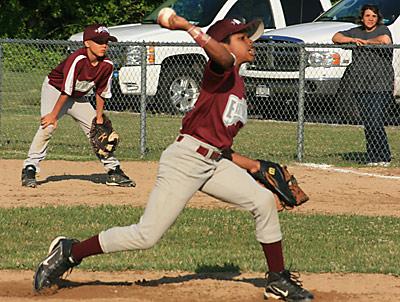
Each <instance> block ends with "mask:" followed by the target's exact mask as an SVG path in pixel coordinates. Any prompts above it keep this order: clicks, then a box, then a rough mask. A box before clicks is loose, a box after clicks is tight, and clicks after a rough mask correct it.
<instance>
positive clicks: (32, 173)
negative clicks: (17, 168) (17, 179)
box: [21, 165, 37, 188]
mask: <svg viewBox="0 0 400 302" xmlns="http://www.w3.org/2000/svg"><path fill="white" fill-rule="evenodd" d="M21 182H22V186H23V187H30V188H36V185H37V183H36V167H35V166H33V165H28V166H26V167H25V168H23V169H22V175H21Z"/></svg>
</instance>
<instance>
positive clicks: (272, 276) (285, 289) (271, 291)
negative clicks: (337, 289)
mask: <svg viewBox="0 0 400 302" xmlns="http://www.w3.org/2000/svg"><path fill="white" fill-rule="evenodd" d="M267 274H268V277H267V284H266V285H265V292H264V298H265V299H268V298H274V299H282V300H283V301H288V302H308V301H311V300H313V299H314V296H313V294H312V293H310V292H309V291H307V290H306V289H304V288H303V287H302V284H301V282H300V280H299V277H298V275H297V276H296V275H294V274H293V273H291V272H290V271H288V270H283V271H281V272H279V273H274V272H269V273H267Z"/></svg>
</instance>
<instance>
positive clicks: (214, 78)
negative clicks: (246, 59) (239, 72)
mask: <svg viewBox="0 0 400 302" xmlns="http://www.w3.org/2000/svg"><path fill="white" fill-rule="evenodd" d="M212 64H213V63H212V61H208V63H207V65H206V67H205V69H204V77H203V82H202V85H201V88H202V89H204V90H206V91H208V92H215V91H217V90H218V88H219V87H220V86H221V85H222V83H225V82H227V80H228V79H229V77H231V75H232V72H233V71H234V68H235V67H234V66H232V67H231V68H229V69H228V70H225V71H224V72H223V73H217V72H215V71H213V70H212V68H211V66H212ZM232 83H233V82H232ZM225 85H226V84H225Z"/></svg>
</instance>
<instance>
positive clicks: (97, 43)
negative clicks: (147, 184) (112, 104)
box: [21, 24, 135, 188]
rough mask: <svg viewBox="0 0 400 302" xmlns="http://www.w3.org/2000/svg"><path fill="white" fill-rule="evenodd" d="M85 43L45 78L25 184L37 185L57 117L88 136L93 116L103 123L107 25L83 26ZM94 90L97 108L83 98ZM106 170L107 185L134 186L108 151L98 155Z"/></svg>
mask: <svg viewBox="0 0 400 302" xmlns="http://www.w3.org/2000/svg"><path fill="white" fill-rule="evenodd" d="M83 40H84V42H83V43H84V47H83V48H80V49H78V50H76V51H75V52H73V53H72V54H71V55H69V56H68V58H67V59H65V60H64V61H63V62H61V63H60V64H59V65H58V66H57V67H56V68H54V69H53V70H52V71H51V72H50V73H49V75H48V76H47V77H46V78H45V80H44V82H43V85H42V93H41V100H40V111H41V116H42V117H41V124H40V126H39V129H38V130H37V132H36V135H35V136H34V138H33V141H32V144H31V146H30V149H29V152H28V158H27V159H26V160H25V161H24V164H23V169H22V176H21V181H22V185H23V186H26V187H32V188H35V187H36V186H37V181H36V173H38V172H39V163H40V162H41V161H42V160H43V159H44V158H45V157H46V154H47V147H48V144H49V142H50V139H51V137H52V136H53V134H54V131H55V129H56V127H57V121H58V120H59V119H61V118H62V117H63V116H64V115H65V114H68V115H70V116H71V117H72V118H73V119H74V120H75V121H77V122H78V124H79V126H80V127H81V128H82V130H83V131H84V132H85V135H86V136H87V137H88V138H89V132H90V129H91V125H92V120H93V119H94V118H95V117H96V123H97V124H102V123H103V108H104V102H105V99H106V98H110V97H111V76H112V72H113V63H112V62H111V61H110V60H109V59H108V58H107V57H106V51H107V49H108V42H109V41H113V42H116V41H117V38H115V37H114V36H111V35H110V33H109V31H108V29H107V27H105V26H104V25H102V24H93V25H90V26H88V27H86V28H85V30H84V34H83ZM93 88H94V89H95V91H96V110H94V109H93V107H92V105H91V104H90V102H89V101H88V100H87V99H85V98H84V96H85V95H86V94H88V93H89V92H90V91H91V90H92V89H93ZM100 160H101V162H102V163H103V165H104V167H105V169H106V170H107V171H108V176H107V181H106V184H107V185H111V186H124V187H132V186H135V183H134V181H132V180H131V179H129V177H128V176H126V175H125V173H124V172H123V171H122V170H121V168H120V163H119V161H118V160H117V159H116V158H115V157H114V156H113V154H111V156H108V157H107V158H100Z"/></svg>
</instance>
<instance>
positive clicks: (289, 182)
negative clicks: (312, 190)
mask: <svg viewBox="0 0 400 302" xmlns="http://www.w3.org/2000/svg"><path fill="white" fill-rule="evenodd" d="M259 162H260V170H259V171H257V172H256V173H253V174H252V176H253V177H254V179H255V180H257V181H258V182H260V183H261V184H262V185H263V186H264V187H266V188H267V189H268V190H270V191H272V192H273V193H274V194H275V197H276V198H275V202H276V206H277V209H278V211H282V210H284V209H286V210H291V209H293V208H294V207H296V206H299V205H301V204H303V203H305V202H306V201H307V200H309V197H308V196H307V194H306V193H304V191H303V190H302V189H301V188H300V186H299V184H298V183H297V180H296V178H295V177H294V175H292V174H290V172H289V170H288V169H287V167H286V166H281V165H280V164H277V163H274V162H270V161H266V160H259Z"/></svg>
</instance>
